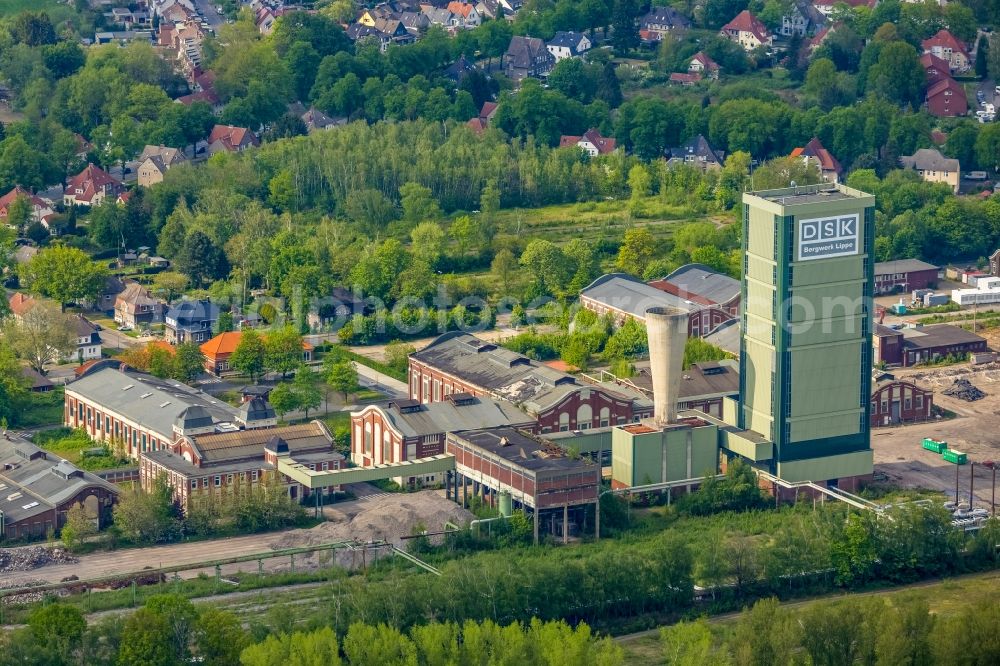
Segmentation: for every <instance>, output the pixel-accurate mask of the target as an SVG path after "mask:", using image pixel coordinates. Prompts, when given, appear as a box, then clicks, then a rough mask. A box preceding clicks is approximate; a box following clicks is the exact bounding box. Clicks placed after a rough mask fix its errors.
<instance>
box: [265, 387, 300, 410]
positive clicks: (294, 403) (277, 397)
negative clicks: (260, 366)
mask: <svg viewBox="0 0 1000 666" xmlns="http://www.w3.org/2000/svg"><path fill="white" fill-rule="evenodd" d="M270 402H271V406H272V407H274V411H276V412H277V413H278V416H279V417H281V418H282V419H283V418H285V414H287V413H288V412H291V411H294V410H296V409H298V408H299V396H298V395H297V394H296V393H295V390H294V389H292V387H291V386H290V385H289V384H278V385H277V386H275V387H274V390H273V391H271V395H270Z"/></svg>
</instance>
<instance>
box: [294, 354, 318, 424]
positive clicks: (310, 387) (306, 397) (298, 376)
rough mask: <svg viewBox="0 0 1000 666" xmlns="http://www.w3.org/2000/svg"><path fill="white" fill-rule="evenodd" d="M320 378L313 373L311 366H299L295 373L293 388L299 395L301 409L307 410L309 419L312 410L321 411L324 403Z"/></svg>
mask: <svg viewBox="0 0 1000 666" xmlns="http://www.w3.org/2000/svg"><path fill="white" fill-rule="evenodd" d="M318 384H319V376H318V375H317V373H315V372H313V371H312V369H310V368H309V366H307V365H305V364H302V365H299V367H298V369H296V371H295V379H294V380H293V381H292V387H293V389H294V391H295V393H296V394H297V398H298V402H299V409H303V410H305V413H306V418H309V410H310V409H319V406H320V404H322V402H323V394H322V393H321V392H320V389H319V386H318Z"/></svg>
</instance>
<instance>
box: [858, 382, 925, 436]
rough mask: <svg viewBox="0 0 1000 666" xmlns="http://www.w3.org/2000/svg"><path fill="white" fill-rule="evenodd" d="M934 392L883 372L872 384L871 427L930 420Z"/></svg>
mask: <svg viewBox="0 0 1000 666" xmlns="http://www.w3.org/2000/svg"><path fill="white" fill-rule="evenodd" d="M933 408H934V392H933V391H929V390H927V389H922V388H920V387H919V386H917V385H916V384H914V383H913V382H911V381H907V380H902V379H896V378H895V377H893V376H892V375H891V374H889V373H887V372H880V373H876V375H875V377H874V378H873V381H872V405H871V425H872V427H873V428H877V427H880V426H888V425H897V424H900V423H915V422H917V421H927V420H929V419H930V418H931V417H932V413H933V412H932V410H933Z"/></svg>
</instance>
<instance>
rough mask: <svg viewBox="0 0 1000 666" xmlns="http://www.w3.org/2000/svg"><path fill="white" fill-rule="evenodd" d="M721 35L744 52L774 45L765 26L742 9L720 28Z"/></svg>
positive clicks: (746, 10) (748, 11) (772, 38)
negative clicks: (740, 47)
mask: <svg viewBox="0 0 1000 666" xmlns="http://www.w3.org/2000/svg"><path fill="white" fill-rule="evenodd" d="M721 34H722V36H723V37H725V38H726V39H728V40H729V41H731V42H736V43H737V44H739V45H740V46H742V47H743V50H744V51H753V50H754V49H756V48H757V47H759V46H771V45H772V44H773V43H774V37H772V35H771V33H770V31H768V29H767V26H765V25H764V24H763V23H762V22H761V21H760V19H758V18H757V17H756V16H754V15H753V14H751V13H750V10H748V9H744V10H743V11H742V12H740V13H739V14H737V15H736V18H734V19H733V20H732V21H730V22H729V23H727V24H726V25H724V26H722V30H721Z"/></svg>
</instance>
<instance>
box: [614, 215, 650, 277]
mask: <svg viewBox="0 0 1000 666" xmlns="http://www.w3.org/2000/svg"><path fill="white" fill-rule="evenodd" d="M656 245H657V244H656V239H655V238H654V237H653V234H652V233H650V231H649V229H646V228H645V227H633V228H631V229H626V230H625V235H624V237H623V238H622V244H621V245H620V246H619V248H618V257H617V258H616V259H615V266H616V267H617V268H618V270H620V271H624V272H626V273H630V274H632V275H642V274H643V273H644V272H645V270H646V266H647V265H648V264H649V262H650V261H652V260H653V257H654V256H655V254H656V251H657V248H656Z"/></svg>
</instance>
